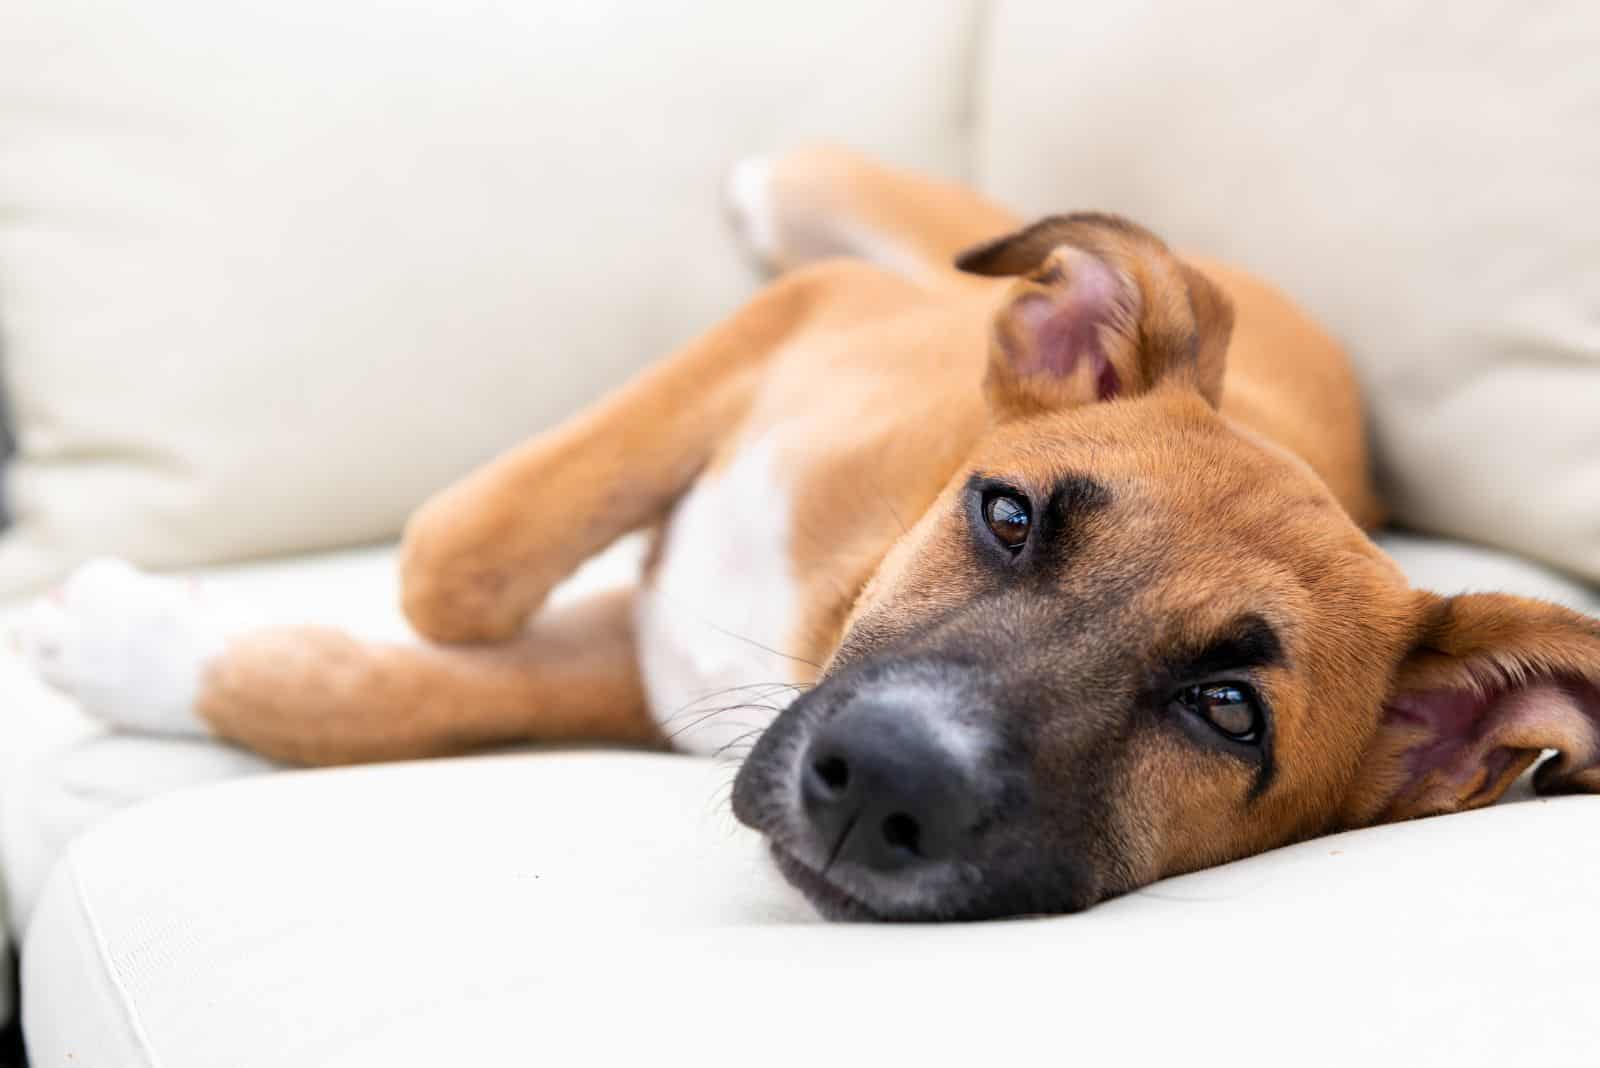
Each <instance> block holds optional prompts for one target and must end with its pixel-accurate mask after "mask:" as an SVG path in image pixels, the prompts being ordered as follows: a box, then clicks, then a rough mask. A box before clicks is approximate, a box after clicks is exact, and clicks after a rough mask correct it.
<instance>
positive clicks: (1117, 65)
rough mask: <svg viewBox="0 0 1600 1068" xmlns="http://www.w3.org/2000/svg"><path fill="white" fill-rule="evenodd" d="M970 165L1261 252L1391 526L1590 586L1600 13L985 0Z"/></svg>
mask: <svg viewBox="0 0 1600 1068" xmlns="http://www.w3.org/2000/svg"><path fill="white" fill-rule="evenodd" d="M988 30H989V32H988V34H987V36H986V37H985V44H984V69H985V70H986V71H987V79H986V81H985V83H984V86H983V89H982V92H981V93H980V97H979V101H980V104H979V108H980V110H979V119H978V125H977V130H978V145H977V149H976V151H977V159H976V161H975V164H974V167H975V172H976V175H977V178H978V180H979V181H980V182H981V183H982V184H983V185H985V186H986V187H988V188H989V189H990V191H991V192H993V193H995V194H997V195H998V196H999V197H1000V198H1001V199H1003V200H1005V201H1007V202H1009V203H1012V204H1014V205H1015V206H1017V207H1019V208H1020V209H1022V210H1024V211H1026V212H1052V211H1066V210H1074V209H1084V208H1094V209H1100V210H1112V211H1121V212H1125V213H1127V214H1128V215H1130V216H1132V217H1133V218H1136V219H1138V220H1140V221H1141V222H1144V223H1146V224H1148V225H1150V226H1152V227H1154V228H1155V229H1156V230H1157V232H1159V233H1161V234H1162V235H1163V236H1165V237H1167V238H1168V239H1169V240H1171V241H1172V242H1173V243H1174V244H1176V245H1178V246H1179V247H1183V248H1190V249H1195V250H1198V251H1204V252H1208V253H1211V254H1213V255H1216V256H1219V257H1222V258H1224V259H1227V260H1230V261H1233V262H1237V263H1240V264H1242V265H1244V266H1247V267H1250V268H1253V269H1255V270H1257V271H1259V272H1261V273H1262V274H1263V275H1265V276H1266V277H1267V278H1270V279H1272V280H1273V281H1275V282H1276V283H1278V284H1279V285H1280V286H1282V287H1283V288H1285V289H1286V290H1288V291H1289V292H1290V293H1292V294H1293V295H1294V296H1295V297H1296V298H1297V299H1299V300H1300V301H1302V302H1303V303H1305V305H1306V306H1307V307H1308V308H1310V310H1311V311H1312V312H1313V313H1314V314H1315V315H1316V316H1317V318H1318V319H1319V320H1321V321H1322V322H1323V323H1325V324H1326V325H1327V326H1328V327H1329V328H1331V329H1332V330H1333V332H1334V333H1335V334H1336V335H1337V336H1338V337H1339V338H1340V339H1341V340H1343V341H1344V342H1345V343H1346V344H1347V345H1348V346H1349V348H1350V350H1351V352H1352V354H1353V356H1354V357H1355V360H1356V364H1357V369H1358V371H1359V372H1360V376H1361V379H1362V384H1363V386H1364V388H1365V393H1366V399H1367V403H1368V407H1369V410H1370V413H1371V427H1372V432H1373V440H1374V444H1375V446H1376V449H1377V461H1378V466H1379V472H1380V474H1381V475H1382V479H1383V483H1384V489H1385V500H1386V503H1388V504H1389V505H1390V506H1391V507H1392V509H1393V514H1394V516H1395V518H1396V519H1397V520H1399V521H1401V522H1404V523H1405V524H1406V525H1407V526H1410V527H1414V528H1417V529H1419V530H1426V531H1430V532H1433V533H1435V534H1444V535H1450V536H1454V537H1460V538H1468V539H1471V540H1473V541H1480V542H1485V543H1489V544H1494V545H1499V546H1501V547H1503V548H1507V549H1511V550H1513V551H1516V552H1520V553H1523V554H1525V555H1529V556H1534V557H1538V558H1540V559H1544V560H1547V561H1549V562H1551V563H1554V564H1556V565H1558V566H1561V567H1564V568H1567V569H1569V570H1572V571H1575V572H1577V573H1579V574H1584V575H1587V576H1588V577H1589V579H1590V580H1591V581H1597V582H1600V508H1597V507H1596V506H1595V502H1596V501H1600V417H1597V413H1600V318H1597V317H1596V314H1595V309H1596V308H1600V136H1596V135H1595V131H1596V130H1600V91H1596V79H1595V57H1596V56H1597V55H1600V5H1597V4H1595V3H1593V0H1556V2H1550V3H1542V4H1540V5H1538V7H1537V11H1535V10H1533V9H1530V8H1529V7H1527V6H1524V5H1516V4H1510V5H1508V4H1503V3H1500V2H1499V0H1452V2H1448V3H1445V2H1436V3H1395V4H1366V5H1360V4H1358V5H1351V4H1347V3H1344V2H1343V0H1311V2H1305V0H1301V2H1296V3H1277V2H1273V0H1253V2H1248V3H1241V2H1239V0H1199V2H1189V3H1182V4H1172V3H1164V2H1162V0H1124V2H1117V3H1092V4H1091V3H1063V2H1061V0H1000V2H999V3H997V4H996V5H995V7H994V9H993V17H992V19H991V21H990V23H989V26H988Z"/></svg>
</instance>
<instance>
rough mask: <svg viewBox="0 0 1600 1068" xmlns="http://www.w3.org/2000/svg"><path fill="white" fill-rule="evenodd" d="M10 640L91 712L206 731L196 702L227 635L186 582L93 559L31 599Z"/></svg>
mask: <svg viewBox="0 0 1600 1068" xmlns="http://www.w3.org/2000/svg"><path fill="white" fill-rule="evenodd" d="M13 637H14V640H15V644H16V646H17V648H18V649H19V650H20V651H21V653H22V655H23V657H24V658H25V659H26V660H27V661H28V662H29V663H31V664H32V665H33V669H34V670H35V671H36V672H37V673H38V674H39V676H40V677H41V678H43V679H44V680H45V681H46V682H47V683H49V684H50V685H51V686H54V687H55V688H56V689H58V690H60V691H62V692H63V693H65V694H66V695H67V696H69V697H71V698H73V699H75V700H76V701H77V702H78V703H79V705H81V706H82V708H83V710H84V711H85V712H87V713H88V714H89V715H91V716H94V717H96V718H98V719H101V720H104V721H106V722H107V723H112V724H115V725H117V726H123V727H131V728H134V729H137V730H146V731H153V732H157V733H165V734H197V733H206V728H205V725H204V723H203V722H202V721H201V719H200V718H199V716H198V715H197V714H196V712H195V703H196V699H197V697H198V695H199V689H200V681H201V676H202V675H203V673H204V671H205V668H206V665H207V664H208V663H209V662H210V661H211V660H212V659H213V658H214V657H216V656H217V655H218V654H219V653H220V652H221V651H222V645H223V641H224V638H223V635H222V633H221V632H220V628H218V627H217V626H216V625H215V623H214V621H213V619H212V618H211V613H209V612H208V611H206V610H205V609H204V608H203V606H202V605H201V604H200V602H199V599H198V596H197V594H196V592H195V590H194V589H193V587H192V586H190V585H188V584H185V583H183V582H179V581H175V580H171V579H162V578H156V577H154V576H152V575H147V574H145V573H143V572H141V571H139V570H137V569H136V568H134V567H131V566H130V565H128V564H125V563H123V562H122V561H120V560H97V561H94V562H92V563H88V564H85V565H83V566H82V567H81V568H79V569H78V570H77V571H76V572H75V573H74V574H73V575H72V577H71V578H69V579H68V580H67V582H66V584H65V585H63V586H62V587H61V588H60V590H58V591H57V592H56V593H54V594H52V595H50V596H47V597H44V598H41V599H40V600H39V601H37V602H36V603H35V604H34V605H33V606H32V607H31V608H30V609H29V610H28V611H27V612H26V613H24V615H23V616H22V617H21V619H20V620H19V621H18V622H17V623H16V624H15V628H14V632H13Z"/></svg>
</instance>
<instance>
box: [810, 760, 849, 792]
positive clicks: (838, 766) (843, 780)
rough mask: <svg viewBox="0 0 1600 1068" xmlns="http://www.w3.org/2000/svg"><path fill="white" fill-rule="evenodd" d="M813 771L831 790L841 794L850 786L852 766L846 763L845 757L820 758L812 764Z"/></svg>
mask: <svg viewBox="0 0 1600 1068" xmlns="http://www.w3.org/2000/svg"><path fill="white" fill-rule="evenodd" d="M811 770H812V771H814V772H816V773H817V778H819V779H821V780H822V781H823V783H824V784H825V785H826V786H827V787H828V788H829V789H830V790H834V791H836V792H840V791H843V790H844V789H845V788H846V787H847V786H849V785H850V765H849V764H846V763H845V762H844V758H843V757H838V756H825V757H818V758H817V759H816V760H815V761H813V762H812V764H811Z"/></svg>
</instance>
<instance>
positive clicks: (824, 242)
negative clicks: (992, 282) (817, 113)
mask: <svg viewBox="0 0 1600 1068" xmlns="http://www.w3.org/2000/svg"><path fill="white" fill-rule="evenodd" d="M725 195H726V199H727V203H728V209H729V214H730V215H731V217H732V219H733V223H734V226H735V228H736V229H737V230H738V231H739V233H740V236H741V237H742V238H743V240H744V241H745V243H746V244H747V245H749V247H750V249H751V251H752V252H754V253H755V254H756V256H757V257H759V258H760V259H761V260H762V261H763V262H764V263H765V264H766V265H767V266H768V267H769V268H771V269H773V270H778V271H783V270H790V269H792V268H795V267H798V266H801V265H803V264H806V263H810V262H812V261H814V260H819V259H823V258H826V257H830V256H853V257H857V258H860V259H865V260H869V261H871V262H873V263H876V264H878V265H879V266H881V267H886V268H889V269H890V270H893V271H895V272H897V273H899V274H902V275H905V276H907V277H910V278H912V279H913V280H915V281H919V282H925V283H943V282H948V281H951V280H954V279H961V278H965V277H966V276H963V275H960V274H958V273H957V272H956V271H955V269H954V267H953V260H954V259H955V256H956V254H957V253H958V252H961V251H962V250H964V249H967V248H970V247H971V246H973V245H976V244H978V243H979V242H982V241H987V240H990V239H992V238H994V237H997V236H999V235H1001V234H1004V233H1007V232H1009V231H1011V230H1014V229H1016V228H1017V227H1018V226H1019V225H1020V223H1019V220H1018V219H1017V217H1016V216H1015V215H1013V214H1012V213H1011V212H1009V211H1007V210H1005V209H1004V208H1002V207H1000V206H999V205H997V204H995V203H994V202H993V201H990V200H987V199H985V198H984V197H982V196H979V195H978V194H977V193H974V192H973V191H972V190H970V189H967V188H965V187H963V186H960V185H955V184H952V183H949V182H942V181H939V180H937V179H933V178H928V177H926V176H923V175H920V174H915V173H913V172H910V171H905V170H900V169H898V168H895V167H890V166H887V165H886V164H883V163H879V162H878V161H876V160H873V159H869V158H868V157H866V156H862V155H860V154H859V153H855V152H851V151H849V150H847V149H842V148H835V147H831V146H813V147H807V148H801V149H797V150H795V151H792V152H787V153H784V154H781V155H777V156H767V157H759V158H754V159H747V160H744V161H742V162H741V163H739V164H737V165H735V167H734V168H733V170H732V171H731V172H729V175H728V182H727V188H726V190H725Z"/></svg>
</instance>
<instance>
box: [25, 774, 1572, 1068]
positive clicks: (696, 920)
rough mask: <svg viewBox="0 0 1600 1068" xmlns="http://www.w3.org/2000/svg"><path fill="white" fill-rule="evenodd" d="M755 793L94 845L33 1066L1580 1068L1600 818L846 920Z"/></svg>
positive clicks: (621, 780)
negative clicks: (1049, 907) (994, 906)
mask: <svg viewBox="0 0 1600 1068" xmlns="http://www.w3.org/2000/svg"><path fill="white" fill-rule="evenodd" d="M731 774H732V769H731V767H729V766H727V765H724V764H718V763H715V762H708V761H701V760H697V759H693V758H689V757H671V756H653V755H644V754H619V753H569V754H524V755H516V756H501V757H487V758H476V759H462V760H451V761H435V762H428V763H421V764H408V765H391V766H387V767H377V768H362V769H354V770H340V771H332V772H303V773H293V774H286V775H275V776H261V777H256V778H253V779H247V780H243V781H240V782H235V783H228V784H225V785H222V786H214V787H209V788H205V789H202V790H198V791H192V792H189V793H187V794H183V795H177V796H172V797H169V798H165V799H163V800H160V801H156V802H153V803H151V804H148V805H145V806H142V807H140V808H137V809H134V810H132V811H129V812H126V813H123V814H122V815H120V816H118V817H116V818H115V819H113V820H110V821H108V822H106V823H104V824H102V825H101V826H100V827H98V828H96V829H95V830H93V831H91V832H89V833H88V834H86V835H84V836H83V837H81V838H79V839H78V840H77V842H76V843H75V844H74V845H73V846H72V847H71V849H70V850H69V852H68V854H67V856H66V858H65V860H64V862H63V863H62V864H60V865H58V866H57V868H56V872H55V875H54V876H53V878H52V880H51V883H50V885H49V887H48V888H47V890H46V892H45V895H44V898H43V901H42V902H41V905H40V908H39V911H38V914H37V916H36V918H35V921H34V923H33V927H32V930H31V931H30V934H29V938H28V942H27V944H26V947H25V950H24V956H23V989H24V991H25V1001H24V1027H25V1032H26V1035H27V1039H28V1043H29V1046H30V1051H31V1053H32V1056H33V1058H34V1063H36V1064H66V1063H80V1064H86V1065H112V1064H115V1065H127V1066H133V1065H157V1064H159V1065H162V1066H163V1068H185V1066H189V1065H193V1066H197V1068H198V1066H211V1065H216V1064H222V1063H225V1064H229V1065H231V1066H235V1068H251V1066H255V1065H284V1064H293V1065H297V1066H300V1068H319V1066H324V1065H329V1066H331V1065H378V1064H382V1065H386V1066H408V1065H419V1066H421V1065H427V1066H430V1068H431V1066H433V1065H439V1064H478V1063H483V1064H487V1063H499V1064H507V1063H536V1062H537V1063H548V1064H574V1063H606V1064H622V1063H630V1062H633V1061H634V1060H636V1059H638V1060H641V1061H642V1060H644V1059H648V1060H650V1061H655V1060H659V1059H660V1058H661V1056H662V1055H663V1053H664V1052H665V1053H666V1054H667V1055H669V1056H683V1057H685V1058H688V1057H692V1059H693V1063H696V1064H704V1065H715V1064H729V1065H743V1064H748V1063H751V1062H752V1061H756V1062H762V1063H764V1062H768V1061H773V1060H776V1061H778V1062H780V1063H781V1062H784V1061H786V1060H791V1059H793V1060H799V1059H807V1060H814V1059H815V1058H817V1057H827V1058H829V1059H838V1060H840V1061H841V1062H842V1063H853V1064H867V1063H916V1062H919V1061H922V1060H925V1059H927V1058H928V1057H930V1056H932V1057H934V1058H937V1059H938V1060H940V1061H942V1062H947V1061H949V1060H951V1059H953V1058H956V1057H974V1056H981V1057H982V1058H983V1060H984V1061H985V1062H988V1063H1004V1062H1005V1061H1006V1060H1009V1059H1013V1058H1016V1057H1021V1056H1027V1057H1028V1059H1029V1060H1039V1059H1041V1058H1042V1057H1048V1058H1049V1059H1052V1060H1054V1059H1062V1060H1066V1059H1070V1060H1072V1061H1081V1062H1084V1063H1095V1062H1110V1063H1120V1064H1152V1063H1190V1062H1193V1061H1195V1059H1196V1058H1199V1060H1201V1061H1202V1062H1207V1063H1209V1062H1212V1061H1213V1060H1218V1059H1220V1058H1222V1057H1226V1058H1227V1059H1228V1062H1229V1063H1232V1064H1241V1065H1243V1064H1263V1065H1281V1064H1285V1063H1294V1064H1324V1063H1326V1064H1356V1063H1389V1064H1401V1063H1440V1064H1445V1063H1493V1062H1501V1061H1504V1060H1506V1059H1508V1058H1511V1057H1515V1058H1517V1061H1518V1063H1522V1062H1526V1063H1576V1061H1575V1058H1576V1059H1577V1060H1581V1059H1582V1058H1583V1057H1584V1056H1586V1055H1591V1054H1592V1052H1593V1049H1592V1037H1593V1036H1592V1025H1591V1021H1592V1018H1593V1007H1594V1005H1595V1004H1596V998H1597V997H1600V979H1597V977H1596V975H1595V971H1594V968H1593V962H1594V961H1595V960H1596V959H1600V928H1596V925H1595V924H1594V922H1593V917H1594V888H1595V887H1596V886H1597V885H1600V853H1597V852H1596V851H1595V850H1593V849H1590V848H1587V846H1588V844H1589V843H1592V841H1593V840H1594V836H1595V830H1596V828H1597V827H1600V799H1596V798H1585V797H1575V798H1565V799H1561V800H1557V801H1547V802H1540V801H1531V802H1524V803H1511V804H1504V805H1501V806H1499V807H1496V808H1492V809H1488V810H1484V811H1480V812H1475V813H1471V814H1467V815H1463V816H1453V817H1445V818H1441V819H1435V820H1427V821H1421V822H1416V823H1411V824H1405V825H1400V826H1395V827H1389V828H1382V829H1378V830H1374V831H1364V832H1357V833H1353V834H1347V835H1341V836H1338V837H1333V838H1326V839H1321V840H1317V841H1312V842H1308V843H1305V844H1303V845H1300V846H1296V847H1292V848H1289V849H1285V850H1280V851H1278V852H1276V853H1272V854H1268V855H1265V856H1262V857H1258V858H1254V859H1252V860H1248V861H1244V862H1241V863H1238V864H1234V865H1230V866H1227V867H1223V868H1219V869H1216V870H1213V871H1211V872H1205V873H1200V874H1198V875H1194V876H1189V877H1186V878H1182V879H1175V880H1170V881H1168V882H1165V883H1162V884H1158V885H1156V886H1153V887H1151V888H1149V889H1147V890H1146V891H1144V892H1141V893H1137V894H1134V895H1132V896H1130V897H1127V898H1124V899H1122V900H1119V901H1115V902H1112V903H1109V904H1106V905H1103V906H1100V907H1098V908H1095V909H1093V910H1091V911H1089V912H1087V913H1084V914H1081V915H1078V916H1070V917H1059V918H1051V919H1033V920H1022V921H1012V922H1004V923H992V924H981V925H970V926H944V927H939V926H909V927H878V928H871V927H845V926H827V925H820V924H817V923H815V922H814V921H813V917H812V915H811V913H810V911H809V909H808V908H807V907H806V906H805V905H804V904H803V902H801V901H800V900H799V898H798V897H797V895H795V894H794V893H793V892H792V891H791V890H789V889H788V888H787V887H786V886H785V885H783V884H782V883H781V882H780V881H779V880H778V879H777V877H776V876H775V875H774V874H773V873H772V872H771V870H770V869H769V867H768V866H767V864H766V863H765V861H764V857H763V853H762V849H761V845H760V842H759V840H758V839H757V838H756V837H755V836H754V835H752V834H750V833H748V832H745V831H743V830H742V829H739V828H737V827H736V826H735V825H734V824H732V822H731V820H730V819H729V817H728V816H727V815H726V806H725V804H724V799H725V796H726V790H727V786H728V782H729V779H730V777H731Z"/></svg>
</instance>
